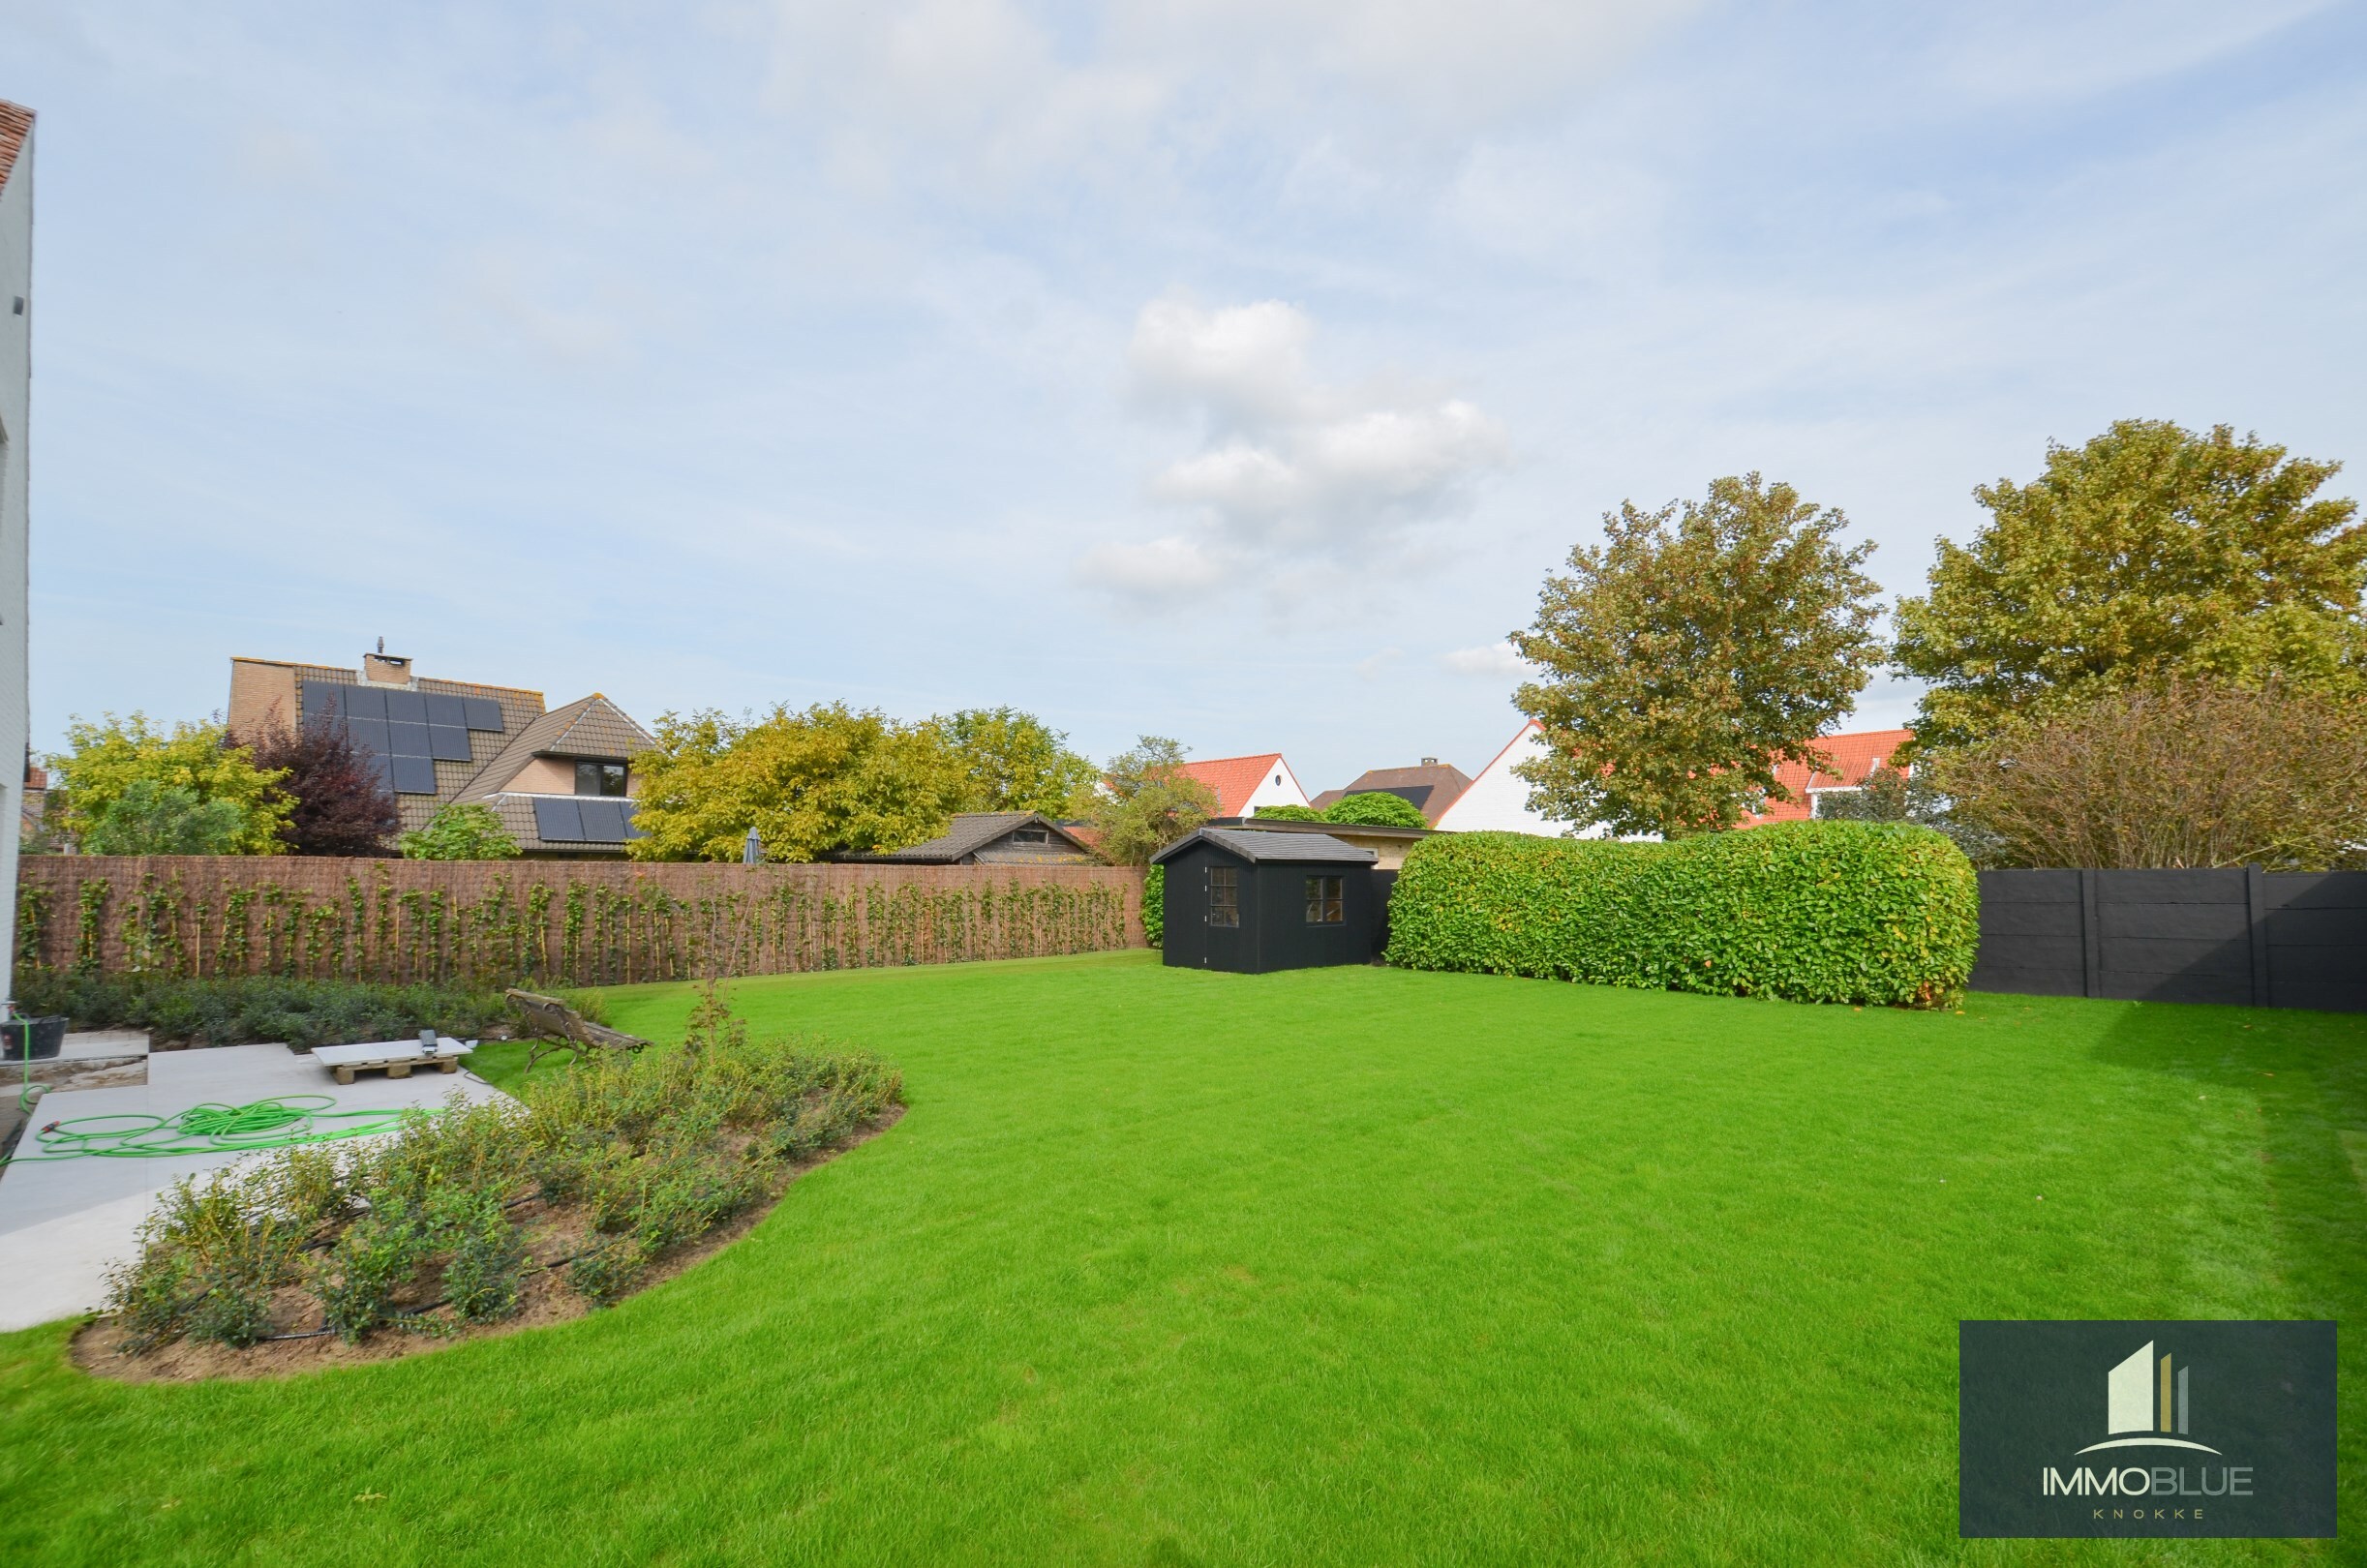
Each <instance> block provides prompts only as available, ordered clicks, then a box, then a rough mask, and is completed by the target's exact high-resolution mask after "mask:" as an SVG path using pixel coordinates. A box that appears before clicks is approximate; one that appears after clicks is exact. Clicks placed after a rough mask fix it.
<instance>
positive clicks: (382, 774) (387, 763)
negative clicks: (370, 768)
mask: <svg viewBox="0 0 2367 1568" xmlns="http://www.w3.org/2000/svg"><path fill="white" fill-rule="evenodd" d="M370 761H371V762H372V763H373V764H375V765H376V766H377V768H378V770H379V783H381V784H383V785H385V786H386V787H387V788H388V789H390V790H391V789H393V788H394V759H393V758H392V757H384V756H380V757H373V758H371V759H370Z"/></svg>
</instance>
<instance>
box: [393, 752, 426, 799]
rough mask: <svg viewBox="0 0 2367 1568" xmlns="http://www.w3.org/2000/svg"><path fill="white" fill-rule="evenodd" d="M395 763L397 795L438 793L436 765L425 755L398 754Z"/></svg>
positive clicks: (394, 758)
mask: <svg viewBox="0 0 2367 1568" xmlns="http://www.w3.org/2000/svg"><path fill="white" fill-rule="evenodd" d="M389 760H390V761H392V762H393V764H394V787H395V793H396V794H397V795H433V794H435V793H436V765H435V764H434V763H432V762H430V761H428V760H427V759H426V758H425V757H405V756H402V755H399V754H398V755H397V756H395V757H393V758H391V759H389Z"/></svg>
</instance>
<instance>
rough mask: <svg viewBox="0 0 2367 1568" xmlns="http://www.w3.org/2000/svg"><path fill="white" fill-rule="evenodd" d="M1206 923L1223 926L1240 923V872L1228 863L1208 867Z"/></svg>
mask: <svg viewBox="0 0 2367 1568" xmlns="http://www.w3.org/2000/svg"><path fill="white" fill-rule="evenodd" d="M1208 923H1209V924H1210V925H1225V926H1238V925H1239V924H1240V923H1241V873H1240V872H1238V871H1236V870H1234V869H1233V868H1232V867H1231V866H1229V865H1219V866H1212V867H1210V868H1209V871H1208Z"/></svg>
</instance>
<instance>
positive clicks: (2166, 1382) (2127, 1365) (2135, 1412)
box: [2079, 1340, 2219, 1454]
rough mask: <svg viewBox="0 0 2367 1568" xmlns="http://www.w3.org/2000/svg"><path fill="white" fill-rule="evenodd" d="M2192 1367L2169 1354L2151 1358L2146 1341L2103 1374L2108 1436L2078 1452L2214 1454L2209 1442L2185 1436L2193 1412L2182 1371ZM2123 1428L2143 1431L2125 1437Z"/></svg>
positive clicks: (2149, 1343) (2149, 1348) (2151, 1346)
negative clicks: (2175, 1361)
mask: <svg viewBox="0 0 2367 1568" xmlns="http://www.w3.org/2000/svg"><path fill="white" fill-rule="evenodd" d="M2190 1370H2191V1369H2190V1368H2187V1367H2182V1366H2181V1367H2175V1368H2173V1367H2172V1366H2171V1365H2170V1357H2169V1356H2167V1355H2165V1356H2163V1357H2162V1358H2160V1360H2158V1361H2157V1360H2155V1358H2154V1354H2153V1342H2152V1341H2150V1340H2148V1341H2146V1342H2145V1343H2144V1345H2143V1347H2142V1348H2140V1349H2139V1351H2138V1352H2137V1353H2136V1354H2135V1355H2133V1356H2131V1357H2130V1358H2129V1359H2128V1360H2126V1361H2124V1362H2122V1363H2121V1364H2120V1365H2119V1366H2117V1367H2114V1368H2113V1369H2112V1370H2111V1372H2109V1373H2107V1374H2106V1378H2105V1387H2106V1393H2107V1397H2106V1407H2107V1410H2108V1412H2109V1418H2108V1422H2107V1430H2108V1431H2109V1432H2110V1433H2111V1436H2110V1437H2109V1438H2108V1439H2106V1440H2105V1441H2104V1442H2101V1443H2090V1444H2088V1445H2087V1446H2086V1447H2085V1448H2082V1449H2080V1450H2079V1452H2080V1453H2082V1454H2093V1453H2095V1452H2096V1451H2097V1450H2098V1449H2100V1448H2192V1449H2199V1450H2200V1451H2201V1452H2202V1453H2205V1454H2216V1453H2218V1452H2219V1450H2218V1449H2216V1448H2212V1447H2210V1446H2209V1445H2208V1444H2205V1443H2198V1442H2190V1441H2189V1440H2188V1439H2187V1436H2186V1431H2187V1423H2188V1420H2189V1418H2190V1417H2191V1415H2192V1414H2193V1412H2192V1410H2191V1409H2190V1408H2189V1406H2188V1403H2187V1388H2186V1374H2187V1372H2189V1371H2190ZM2123 1432H2139V1433H2143V1435H2141V1436H2126V1437H2124V1436H2122V1435H2121V1434H2122V1433H2123ZM2172 1433H2175V1435H2172Z"/></svg>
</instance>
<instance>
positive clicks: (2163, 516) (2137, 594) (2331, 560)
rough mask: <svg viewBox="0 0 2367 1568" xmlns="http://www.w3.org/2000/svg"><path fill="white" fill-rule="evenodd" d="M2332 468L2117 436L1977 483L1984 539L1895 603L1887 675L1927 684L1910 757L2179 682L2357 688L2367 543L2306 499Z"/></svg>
mask: <svg viewBox="0 0 2367 1568" xmlns="http://www.w3.org/2000/svg"><path fill="white" fill-rule="evenodd" d="M2340 467H2341V466H2340V465H2339V464H2333V463H2316V462H2312V461H2310V460H2309V459H2307V458H2290V459H2289V458H2288V457H2287V456H2286V451H2285V448H2284V447H2281V446H2268V445H2263V444H2262V443H2261V440H2260V438H2259V437H2257V436H2247V437H2244V438H2243V439H2241V440H2238V439H2236V437H2235V434H2234V432H2233V431H2232V430H2230V428H2229V427H2228V426H2226V425H2220V426H2217V427H2215V428H2214V429H2213V430H2212V431H2211V432H2210V433H2209V434H2208V435H2206V436H2198V435H2196V434H2195V433H2194V432H2192V431H2188V430H2183V429H2181V428H2179V427H2178V426H2177V425H2174V424H2171V423H2170V422H2169V421H2168V420H2147V419H2124V420H2121V421H2119V422H2118V423H2116V424H2114V425H2113V426H2112V427H2111V428H2110V429H2109V430H2108V431H2106V432H2105V433H2104V434H2103V435H2101V436H2099V437H2096V438H2095V439H2093V440H2091V441H2089V442H2088V443H2087V444H2086V445H2084V446H2079V447H2070V446H2058V445H2052V444H2050V445H2048V448H2047V467H2046V471H2045V472H2044V473H2043V474H2041V475H2040V476H2039V477H2038V478H2037V479H2035V480H2032V481H2031V482H2030V483H2029V484H2026V485H2018V484H2016V483H2015V482H2014V481H2012V480H2010V479H2000V480H1998V481H1997V482H1996V483H1995V484H1993V485H1984V486H1981V487H1980V488H1979V489H1977V490H1975V491H1974V492H1973V495H1974V497H1975V498H1978V499H1979V500H1980V502H1981V504H1982V505H1983V506H1985V507H1987V508H1988V512H1989V520H1988V523H1987V524H1985V525H1984V526H1983V527H1982V528H1981V530H1980V531H1979V532H1978V533H1977V534H1975V535H1974V536H1973V539H1972V542H1971V543H1970V544H1967V545H1956V544H1951V543H1950V542H1949V541H1947V540H1945V539H1942V540H1941V541H1940V542H1939V558H1938V560H1937V561H1936V562H1935V563H1934V564H1933V566H1932V568H1931V581H1930V591H1929V592H1928V593H1927V595H1925V596H1924V597H1922V598H1914V599H1906V600H1902V601H1901V602H1900V604H1899V606H1898V644H1897V662H1898V664H1899V666H1900V668H1902V669H1904V670H1905V671H1906V672H1907V673H1908V674H1909V675H1913V676H1920V677H1922V678H1924V679H1926V680H1927V681H1929V682H1931V685H1930V689H1929V690H1928V691H1927V693H1926V694H1925V696H1924V699H1923V707H1922V711H1921V713H1920V714H1919V715H1918V717H1917V718H1916V721H1915V743H1916V746H1917V748H1918V749H1919V750H1924V749H1934V748H1943V747H1948V746H1962V745H1971V744H1975V743H1977V742H1981V741H1985V740H1988V739H1991V738H1992V737H1994V736H1997V735H1999V734H2001V733H2003V732H2004V730H2005V729H2006V728H2007V727H2008V726H2009V725H2011V724H2012V723H2013V722H2015V721H2017V720H2019V719H2027V718H2034V717H2039V716H2043V715H2044V714H2045V713H2047V712H2048V711H2050V710H2052V709H2056V708H2060V707H2063V706H2065V705H2070V704H2076V703H2079V702H2081V701H2083V700H2085V699H2086V698H2087V697H2088V696H2090V695H2092V693H2093V691H2094V690H2095V689H2096V688H2098V687H2110V686H2128V685H2139V684H2143V683H2145V682H2148V681H2151V680H2154V679H2156V678H2161V677H2165V676H2170V675H2175V674H2178V673H2180V672H2185V673H2189V674H2194V675H2202V676H2212V677H2217V678H2224V679H2234V680H2241V681H2246V682H2251V683H2258V682H2259V681H2261V680H2263V679H2266V678H2271V677H2274V678H2278V679H2281V680H2283V681H2284V682H2285V683H2287V684H2288V685H2291V686H2296V687H2310V688H2314V689H2318V690H2321V691H2325V692H2328V693H2330V694H2341V693H2345V692H2351V691H2356V690H2358V689H2359V687H2360V685H2361V683H2362V679H2363V678H2367V627H2362V623H2361V621H2360V618H2359V601H2360V595H2361V593H2362V591H2367V527H2361V526H2359V524H2358V523H2357V513H2358V508H2357V506H2356V504H2355V503H2353V502H2352V501H2349V500H2339V499H2323V500H2321V499H2318V498H2316V497H2317V493H2318V491H2319V490H2320V489H2321V487H2322V486H2323V485H2324V484H2325V483H2326V482H2327V481H2328V480H2329V479H2331V478H2333V477H2334V475H2335V474H2336V473H2337V472H2339V471H2340Z"/></svg>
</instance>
